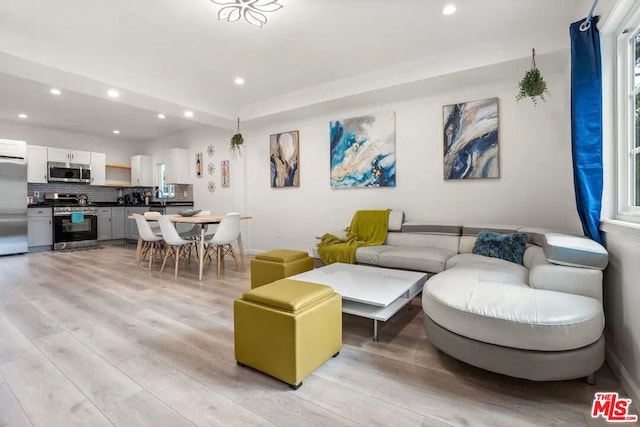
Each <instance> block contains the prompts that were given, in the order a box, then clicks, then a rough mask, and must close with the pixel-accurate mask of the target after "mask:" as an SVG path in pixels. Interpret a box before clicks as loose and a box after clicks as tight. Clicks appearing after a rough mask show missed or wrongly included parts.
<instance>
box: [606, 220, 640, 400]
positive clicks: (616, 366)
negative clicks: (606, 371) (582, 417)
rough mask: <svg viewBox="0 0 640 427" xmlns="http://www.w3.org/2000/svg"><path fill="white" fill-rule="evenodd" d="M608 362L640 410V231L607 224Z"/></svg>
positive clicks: (639, 229)
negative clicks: (639, 306)
mask: <svg viewBox="0 0 640 427" xmlns="http://www.w3.org/2000/svg"><path fill="white" fill-rule="evenodd" d="M604 229H605V230H606V233H605V241H606V246H607V250H608V251H609V266H608V267H607V269H606V271H605V281H604V283H605V286H604V308H605V317H606V331H605V333H606V335H605V338H606V340H607V360H608V361H609V364H610V365H611V366H612V368H613V370H614V372H615V373H616V375H617V376H618V378H619V379H620V382H621V383H622V385H623V386H624V388H625V390H626V391H627V392H628V393H629V394H630V397H631V398H632V399H633V402H634V404H635V406H636V408H638V409H639V410H640V388H639V385H640V328H638V325H640V310H638V303H639V302H640V263H639V262H638V260H639V259H640V228H638V229H635V230H629V229H628V228H627V227H625V226H619V225H618V226H616V225H614V224H605V226H604Z"/></svg>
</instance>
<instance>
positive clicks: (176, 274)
mask: <svg viewBox="0 0 640 427" xmlns="http://www.w3.org/2000/svg"><path fill="white" fill-rule="evenodd" d="M181 248H182V246H176V266H175V268H174V270H175V273H174V275H173V277H174V278H176V279H177V278H178V264H180V249H181Z"/></svg>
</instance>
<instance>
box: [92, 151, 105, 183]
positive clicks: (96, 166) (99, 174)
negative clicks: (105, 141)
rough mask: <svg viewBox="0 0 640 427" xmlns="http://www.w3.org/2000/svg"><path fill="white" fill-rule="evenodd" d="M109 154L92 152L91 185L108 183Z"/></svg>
mask: <svg viewBox="0 0 640 427" xmlns="http://www.w3.org/2000/svg"><path fill="white" fill-rule="evenodd" d="M106 164H107V156H106V154H104V153H91V185H106V184H107V169H106V167H107V166H106Z"/></svg>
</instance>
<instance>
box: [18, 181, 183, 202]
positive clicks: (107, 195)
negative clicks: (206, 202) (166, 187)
mask: <svg viewBox="0 0 640 427" xmlns="http://www.w3.org/2000/svg"><path fill="white" fill-rule="evenodd" d="M27 191H28V195H29V196H33V195H34V192H35V191H38V192H40V197H39V198H38V201H40V202H41V201H44V193H60V194H62V193H65V194H86V195H87V196H88V197H89V201H90V202H115V201H117V200H118V189H117V188H113V187H101V186H98V185H86V184H66V183H63V182H60V183H50V184H29V185H28V188H27ZM145 191H149V192H151V193H153V188H152V187H135V188H123V189H122V193H123V194H131V193H133V192H140V193H143V192H145ZM185 192H186V194H187V195H186V196H185ZM170 200H171V201H174V202H190V201H193V185H191V184H176V197H175V198H173V199H170Z"/></svg>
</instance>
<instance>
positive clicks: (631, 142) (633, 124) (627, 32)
mask: <svg viewBox="0 0 640 427" xmlns="http://www.w3.org/2000/svg"><path fill="white" fill-rule="evenodd" d="M622 28H623V29H622V30H620V31H619V33H618V45H617V51H618V52H617V69H618V102H617V104H618V108H617V117H618V119H617V121H618V132H617V140H618V187H619V191H618V217H620V218H621V219H625V220H630V221H635V222H640V10H636V12H635V13H633V14H631V16H630V18H629V19H628V20H627V22H626V25H624V26H623V27H622Z"/></svg>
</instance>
